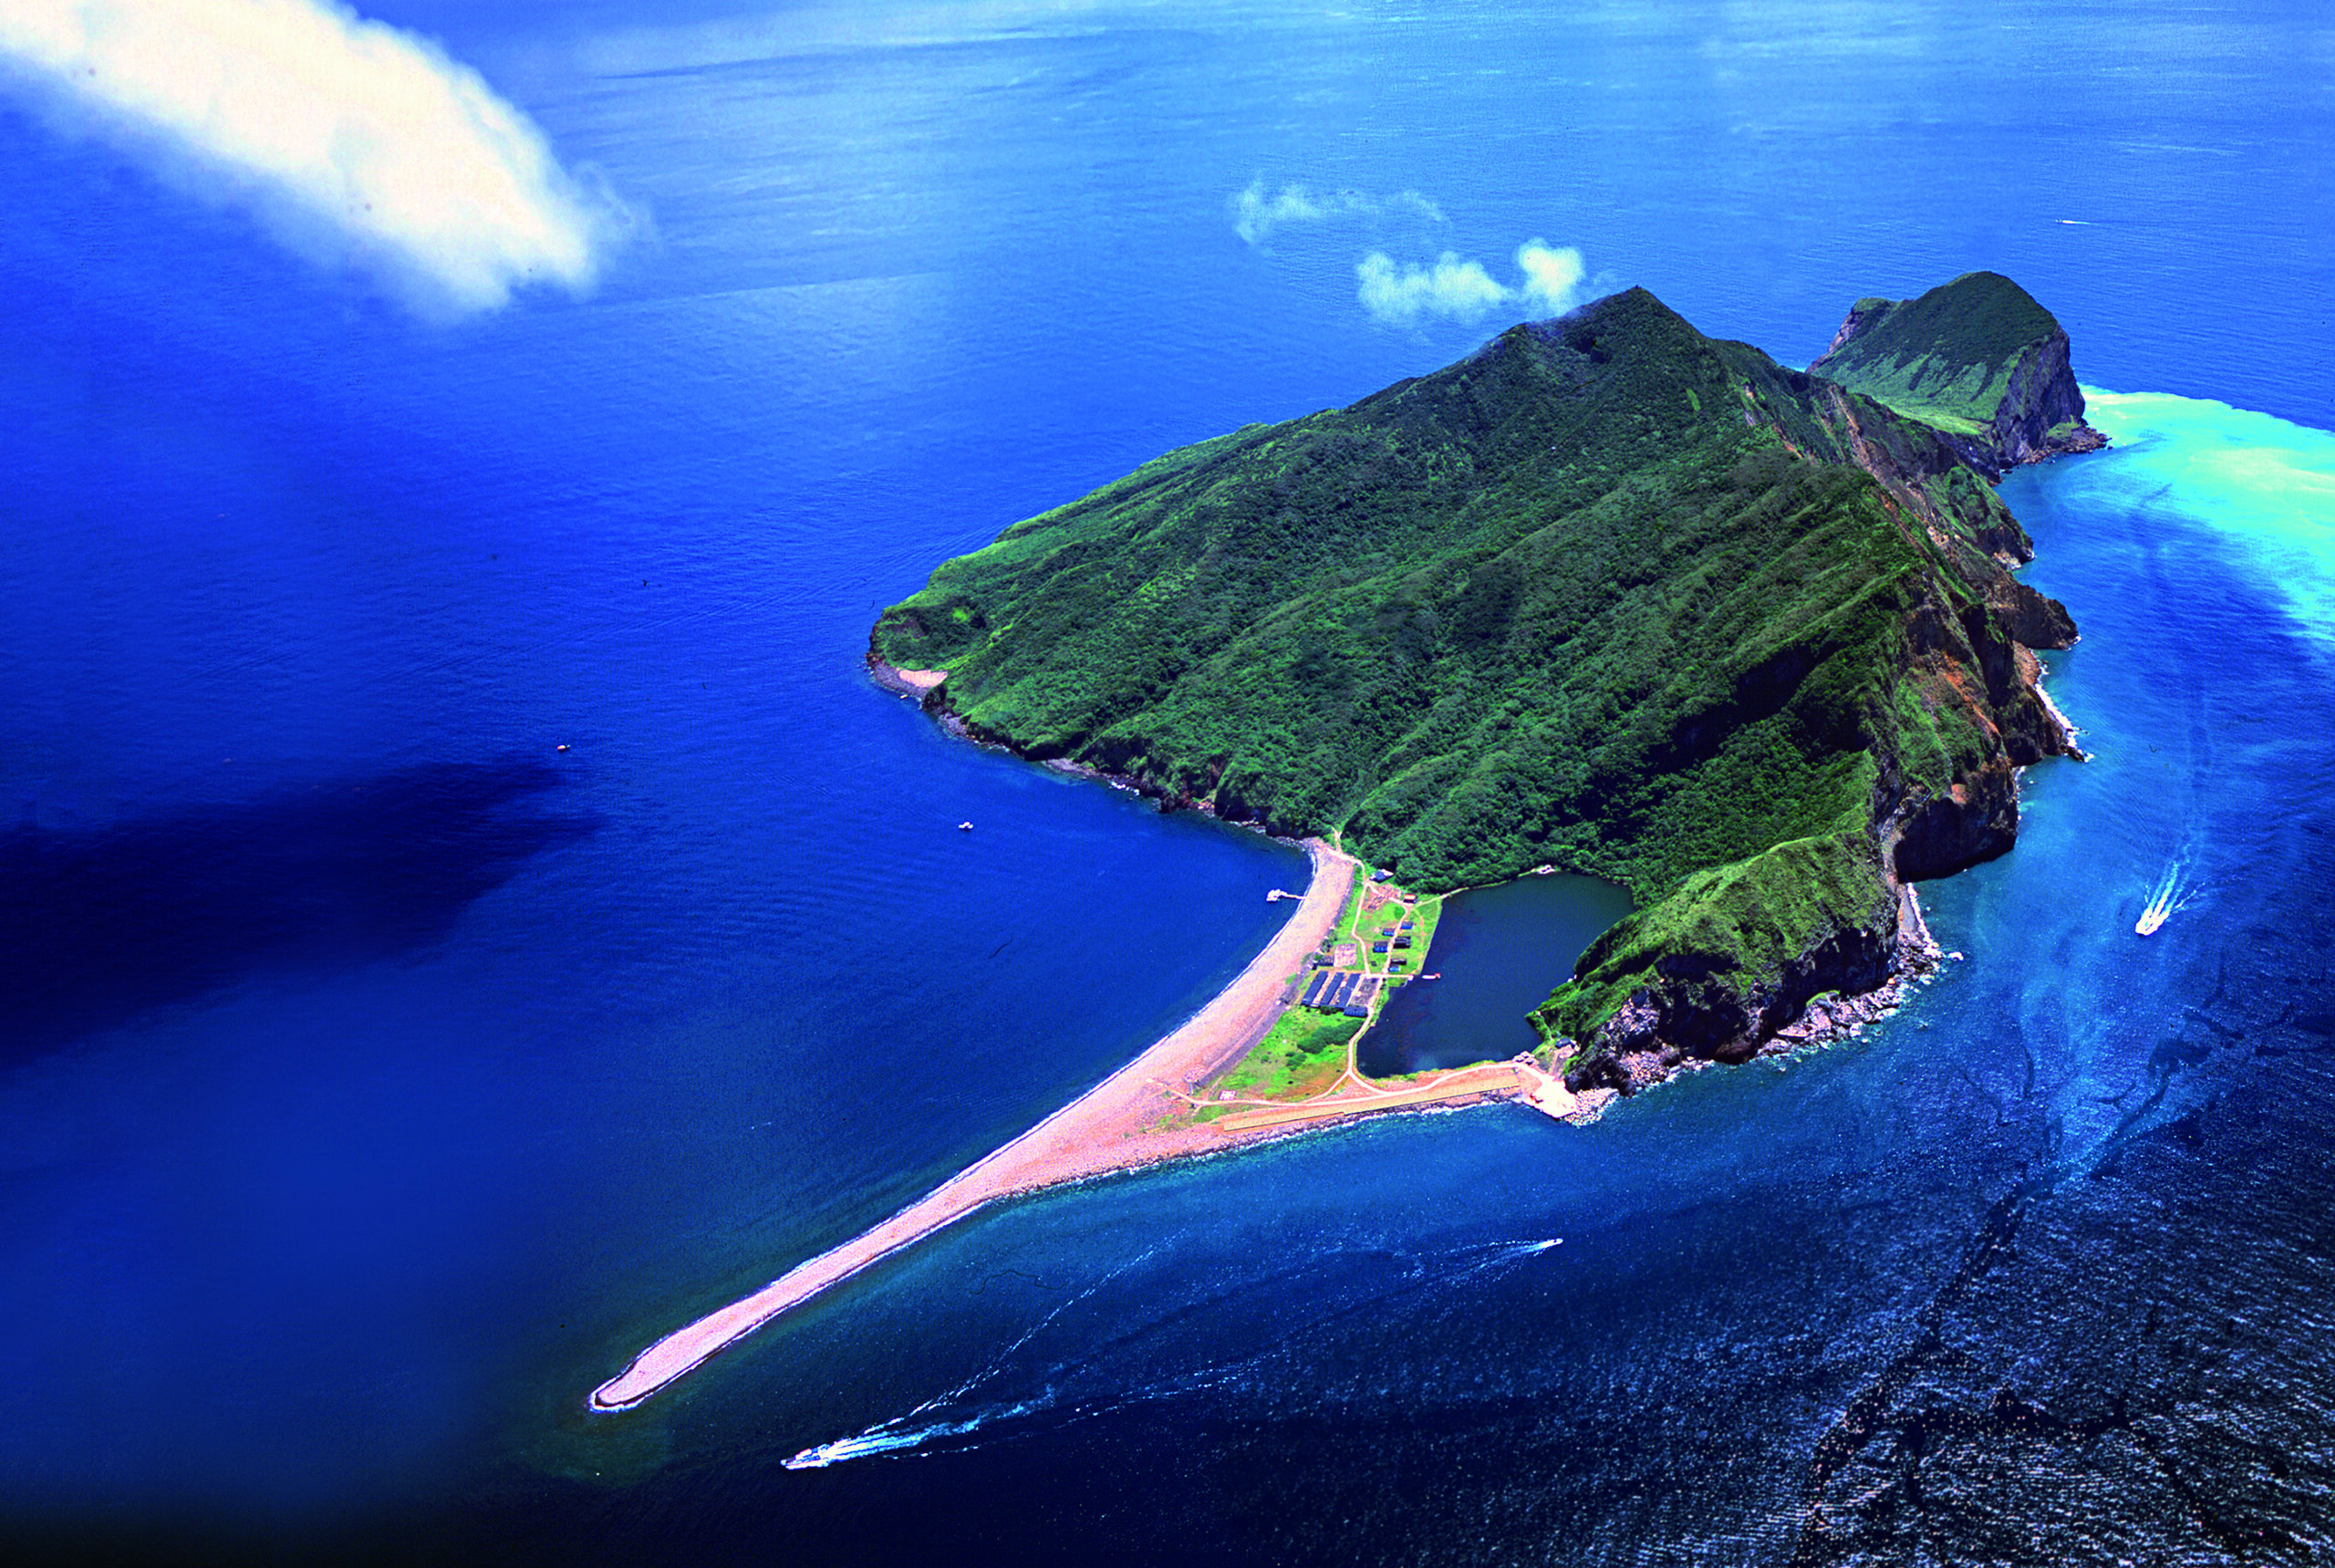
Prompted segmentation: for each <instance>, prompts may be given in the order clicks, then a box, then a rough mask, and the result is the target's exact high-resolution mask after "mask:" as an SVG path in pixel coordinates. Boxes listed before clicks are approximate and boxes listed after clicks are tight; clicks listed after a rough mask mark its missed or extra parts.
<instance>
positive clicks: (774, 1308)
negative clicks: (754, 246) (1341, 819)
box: [589, 682, 1583, 1412]
mask: <svg viewBox="0 0 2335 1568" xmlns="http://www.w3.org/2000/svg"><path fill="white" fill-rule="evenodd" d="M887 685H893V689H894V690H901V689H902V688H903V687H904V686H907V685H908V683H906V682H901V683H898V684H894V683H892V682H887ZM908 689H909V690H910V691H913V688H912V687H909V688H908ZM1304 847H1305V850H1306V854H1307V856H1308V857H1309V859H1310V860H1311V862H1312V866H1313V876H1312V877H1311V879H1310V880H1309V882H1308V883H1307V886H1306V888H1305V892H1304V894H1303V896H1302V898H1298V899H1297V900H1296V901H1295V903H1296V908H1295V912H1294V913H1293V914H1292V915H1291V916H1290V918H1289V920H1288V922H1287V923H1286V924H1284V925H1283V926H1282V929H1281V930H1280V931H1279V932H1277V933H1276V934H1275V935H1274V937H1273V938H1272V940H1271V941H1269V942H1267V943H1266V944H1265V946H1264V948H1263V949H1262V950H1261V951H1259V952H1258V954H1257V956H1256V957H1255V958H1253V959H1251V961H1249V964H1248V966H1247V967H1246V968H1244V969H1242V970H1241V971H1240V973H1239V974H1238V975H1236V976H1234V977H1233V979H1232V981H1231V982H1230V984H1228V985H1226V986H1225V988H1224V989H1223V990H1222V991H1220V992H1218V993H1217V994H1216V995H1215V996H1214V997H1213V998H1212V999H1210V1000H1209V1002H1208V1003H1207V1005H1206V1006H1204V1007H1202V1008H1201V1009H1200V1010H1199V1012H1196V1013H1194V1014H1193V1015H1192V1016H1191V1017H1190V1018H1188V1019H1187V1020H1186V1021H1185V1022H1184V1023H1181V1024H1179V1025H1178V1026H1177V1027H1176V1028H1175V1029H1173V1030H1170V1031H1169V1032H1168V1033H1166V1034H1164V1035H1162V1036H1161V1037H1160V1038H1159V1039H1158V1040H1157V1042H1155V1043H1154V1044H1152V1045H1151V1046H1150V1047H1149V1048H1148V1049H1147V1050H1145V1051H1144V1053H1143V1054H1141V1055H1139V1056H1137V1057H1136V1058H1135V1059H1134V1060H1133V1061H1131V1062H1129V1063H1128V1064H1126V1066H1124V1067H1122V1068H1120V1069H1119V1070H1118V1071H1117V1072H1116V1073H1114V1074H1112V1075H1110V1076H1109V1077H1107V1078H1105V1079H1104V1080H1103V1081H1102V1082H1101V1083H1099V1084H1097V1085H1095V1086H1094V1087H1093V1088H1092V1089H1089V1090H1088V1091H1087V1092H1086V1093H1085V1094H1084V1095H1081V1096H1079V1097H1078V1098H1077V1099H1075V1100H1073V1101H1072V1102H1071V1103H1070V1104H1068V1105H1066V1106H1063V1108H1062V1109H1060V1110H1058V1111H1056V1112H1054V1113H1053V1115H1052V1116H1048V1117H1047V1118H1046V1119H1045V1120H1043V1121H1042V1122H1040V1123H1039V1124H1038V1125H1037V1126H1035V1127H1032V1128H1031V1129H1030V1130H1029V1131H1028V1132H1025V1133H1023V1134H1022V1136H1021V1137H1017V1138H1015V1139H1014V1140H1013V1141H1012V1142H1011V1143H1009V1144H1007V1145H1005V1146H1004V1147H1001V1148H1000V1149H998V1150H997V1151H996V1152H995V1153H994V1154H991V1155H990V1156H988V1157H987V1158H983V1159H981V1160H980V1161H978V1162H976V1163H975V1164H973V1165H971V1166H969V1167H967V1168H965V1169H964V1170H963V1171H961V1172H960V1173H959V1174H957V1175H956V1176H954V1177H951V1178H950V1179H949V1180H947V1181H945V1182H943V1183H941V1185H940V1186H939V1187H937V1188H935V1189H933V1190H932V1191H931V1192H929V1193H928V1194H927V1195H925V1196H924V1197H923V1198H920V1199H918V1200H917V1201H916V1202H914V1203H911V1204H909V1205H908V1207H907V1208H905V1209H903V1210H900V1211H899V1212H898V1213H897V1214H895V1215H893V1216H892V1217H891V1218H890V1219H888V1220H885V1221H883V1223H881V1224H879V1225H877V1226H875V1227H873V1228H871V1229H869V1230H867V1231H863V1232H862V1233H860V1234H859V1235H857V1236H855V1237H853V1238H852V1239H851V1240H850V1241H846V1242H844V1243H843V1244H842V1245H841V1246H838V1247H834V1248H831V1249H829V1250H828V1251H825V1252H822V1253H820V1254H819V1255H818V1256H817V1257H815V1258H812V1259H810V1260H808V1261H806V1262H803V1263H801V1264H798V1265H797V1266H796V1267H794V1268H793V1269H791V1270H789V1271H788V1272H785V1273H784V1274H782V1275H780V1276H779V1277H778V1278H777V1279H775V1280H773V1281H772V1282H770V1283H769V1284H767V1285H764V1286H763V1288H762V1289H761V1290H758V1291H756V1292H754V1293H752V1295H749V1296H746V1297H744V1298H743V1299H742V1300H740V1301H736V1302H733V1303H731V1304H730V1305H728V1306H725V1307H723V1308H721V1310H720V1311H718V1312H714V1313H710V1314H707V1315H706V1316H704V1317H701V1318H700V1319H698V1320H697V1321H696V1322H694V1323H691V1324H686V1325H685V1326H683V1327H681V1328H679V1329H676V1330H674V1331H673V1332H672V1333H671V1334H667V1335H665V1337H663V1338H662V1339H659V1340H658V1341H657V1342H656V1343H655V1344H653V1345H649V1348H647V1349H646V1350H643V1351H642V1352H641V1353H640V1354H639V1355H637V1356H635V1357H634V1358H633V1360H632V1362H631V1364H630V1365H629V1366H627V1367H626V1368H625V1369H624V1370H623V1371H622V1372H620V1373H618V1374H617V1376H614V1377H612V1378H610V1379H608V1381H607V1382H606V1383H603V1384H602V1385H600V1386H599V1387H597V1388H596V1389H594V1390H593V1391H592V1396H591V1398H590V1401H589V1403H590V1407H591V1408H593V1409H594V1410H597V1411H603V1412H612V1411H617V1410H628V1409H631V1408H632V1407H635V1406H638V1405H639V1404H641V1403H643V1402H644V1401H646V1400H648V1399H649V1398H651V1397H654V1396H656V1395H657V1394H658V1393H659V1392H661V1391H662V1390H663V1389H665V1388H667V1387H669V1386H670V1385H671V1384H673V1383H674V1382H675V1381H676V1380H677V1379H679V1378H680V1377H682V1376H686V1375H688V1374H689V1373H690V1372H691V1371H694V1370H695V1369H696V1368H697V1367H699V1366H703V1365H704V1364H705V1363H706V1362H707V1361H709V1360H711V1358H712V1357H713V1356H715V1355H719V1354H720V1353H721V1351H722V1350H724V1349H726V1348H728V1347H729V1346H730V1345H734V1344H736V1343H737V1342H738V1341H740V1340H742V1339H743V1338H745V1337H746V1336H747V1335H749V1334H752V1333H753V1332H754V1331H755V1330H757V1329H759V1328H761V1327H762V1326H763V1325H764V1324H768V1323H769V1322H771V1321H772V1320H773V1318H776V1317H778V1316H779V1315H780V1314H784V1313H785V1312H787V1311H788V1310H790V1309H791V1308H794V1307H796V1306H800V1305H801V1304H803V1303H804V1302H807V1301H809V1300H811V1299H812V1298H813V1297H814V1296H816V1295H818V1294H819V1293H822V1292H823V1291H825V1290H827V1289H828V1288H829V1287H831V1286H833V1285H835V1284H838V1283H840V1282H843V1281H845V1280H846V1279H849V1278H850V1277H851V1276H853V1275H854V1274H856V1273H858V1272H860V1271H862V1270H863V1269H866V1268H867V1267H868V1266H869V1265H870V1264H872V1263H875V1262H878V1261H879V1260H881V1259H884V1258H887V1257H889V1256H890V1255H891V1254H893V1253H895V1252H898V1251H900V1250H902V1249H903V1248H906V1247H908V1246H911V1245H913V1244H914V1243H915V1242H917V1241H920V1240H922V1239H923V1238H924V1237H926V1236H929V1235H930V1234H932V1233H933V1232H934V1231H939V1230H940V1229H942V1228H943V1227H944V1226H947V1225H950V1224H953V1223H954V1222H955V1221H957V1220H961V1219H963V1218H964V1217H965V1216H966V1215H968V1214H970V1213H972V1212H973V1211H974V1210H978V1209H981V1208H983V1207H984V1206H986V1205H988V1204H991V1203H994V1202H996V1201H997V1200H998V1199H1002V1198H1009V1197H1013V1196H1016V1195H1019V1194H1023V1193H1030V1192H1036V1191H1040V1190H1042V1189H1046V1188H1050V1187H1058V1186H1061V1185H1063V1184H1064V1183H1065V1182H1073V1181H1081V1180H1084V1179H1088V1178H1091V1177H1097V1176H1105V1175H1108V1174H1110V1173H1112V1172H1114V1171H1122V1170H1132V1169H1135V1168H1139V1167H1142V1166H1147V1165H1153V1164H1157V1163H1158V1162H1160V1161H1162V1160H1170V1159H1181V1158H1192V1157H1195V1156H1199V1155H1205V1154H1214V1153H1218V1152H1220V1151H1222V1150H1224V1149H1226V1148H1229V1147H1233V1146H1235V1145H1237V1144H1241V1143H1248V1142H1253V1141H1257V1140H1259V1139H1262V1138H1267V1137H1282V1136H1286V1135H1288V1134H1290V1133H1292V1132H1297V1131H1302V1130H1306V1129H1309V1128H1312V1127H1319V1126H1321V1125H1323V1123H1325V1122H1329V1121H1335V1120H1351V1119H1353V1118H1355V1117H1358V1116H1383V1115H1385V1114H1387V1113H1389V1112H1394V1111H1402V1110H1413V1109H1417V1108H1420V1107H1423V1106H1454V1105H1461V1104H1467V1103H1470V1102H1474V1101H1479V1100H1484V1099H1489V1098H1502V1099H1511V1098H1520V1099H1526V1100H1528V1101H1529V1102H1530V1103H1532V1104H1534V1105H1535V1106H1538V1107H1539V1108H1541V1109H1542V1110H1545V1111H1548V1112H1549V1113H1550V1114H1551V1115H1572V1114H1577V1113H1578V1112H1579V1111H1580V1110H1582V1109H1583V1107H1582V1106H1581V1105H1580V1103H1579V1102H1578V1101H1576V1100H1575V1099H1574V1097H1573V1096H1571V1095H1569V1094H1567V1093H1566V1092H1565V1090H1564V1087H1563V1085H1562V1084H1561V1083H1558V1082H1557V1081H1555V1080H1554V1079H1552V1078H1551V1077H1550V1075H1548V1074H1547V1073H1546V1072H1543V1071H1541V1069H1539V1068H1538V1067H1537V1066H1535V1065H1532V1064H1529V1063H1520V1062H1503V1063H1496V1064H1483V1065H1480V1066H1476V1067H1468V1068H1463V1069H1460V1070H1458V1071H1455V1072H1449V1073H1443V1074H1437V1075H1427V1076H1426V1077H1425V1078H1424V1079H1423V1080H1421V1081H1412V1080H1400V1081H1396V1082H1392V1083H1388V1084H1384V1085H1381V1084H1374V1083H1371V1082H1369V1081H1367V1080H1365V1079H1363V1078H1361V1077H1359V1076H1358V1075H1353V1074H1352V1073H1351V1070H1350V1067H1351V1064H1350V1062H1349V1064H1348V1068H1349V1070H1348V1071H1346V1072H1344V1073H1342V1074H1340V1075H1339V1077H1338V1079H1337V1080H1336V1081H1335V1082H1334V1083H1332V1084H1331V1085H1328V1086H1327V1088H1326V1089H1325V1090H1324V1091H1323V1092H1321V1093H1318V1094H1308V1095H1306V1096H1304V1097H1302V1098H1297V1099H1284V1098H1279V1097H1274V1096H1269V1095H1262V1094H1251V1093H1240V1092H1237V1091H1219V1092H1220V1093H1223V1094H1225V1095H1226V1096H1227V1097H1226V1098H1224V1099H1220V1100H1213V1099H1203V1098H1202V1097H1201V1096H1202V1095H1203V1094H1204V1093H1205V1092H1206V1091H1207V1088H1208V1086H1209V1085H1210V1084H1211V1083H1212V1082H1214V1081H1216V1080H1217V1079H1219V1078H1220V1077H1222V1076H1224V1075H1227V1074H1228V1073H1229V1072H1230V1070H1231V1069H1234V1068H1235V1067H1237V1066H1239V1065H1240V1064H1242V1063H1243V1061H1244V1060H1245V1059H1246V1058H1248V1057H1249V1056H1250V1055H1251V1053H1252V1052H1253V1051H1255V1050H1256V1049H1257V1047H1258V1046H1259V1045H1260V1044H1261V1042H1264V1041H1265V1040H1266V1038H1267V1036H1268V1035H1269V1034H1270V1033H1271V1032H1272V1031H1273V1029H1274V1028H1275V1026H1276V1024H1277V1023H1280V1022H1281V1021H1282V1019H1283V1018H1284V1017H1285V1016H1287V1015H1288V1014H1290V1013H1292V1012H1295V1011H1297V1010H1296V1009H1295V1008H1294V1007H1293V1006H1292V1002H1295V1001H1296V1000H1297V996H1296V988H1295V987H1294V986H1293V985H1292V977H1293V976H1302V975H1303V974H1305V973H1306V966H1307V964H1308V961H1309V960H1310V959H1311V958H1312V957H1313V955H1314V954H1315V953H1316V952H1317V951H1319V950H1322V949H1323V947H1324V945H1325V944H1326V943H1328V942H1329V940H1330V939H1331V938H1332V936H1333V935H1334V932H1335V931H1336V929H1338V928H1339V926H1340V925H1341V923H1342V921H1343V922H1344V923H1345V924H1347V925H1349V926H1350V925H1351V923H1352V919H1353V918H1354V916H1355V912H1356V910H1357V909H1358V907H1359V906H1360V904H1361V903H1362V901H1363V900H1362V898H1361V896H1360V894H1359V891H1358V889H1357V886H1356V884H1357V873H1358V872H1359V870H1360V867H1359V865H1358V863H1357V862H1356V861H1355V859H1354V857H1352V856H1350V855H1347V854H1346V853H1344V851H1343V850H1340V849H1337V848H1335V847H1334V846H1331V845H1329V844H1327V843H1324V842H1323V841H1322V840H1320V839H1311V840H1308V841H1307V842H1306V844H1305V846H1304ZM1374 907H1375V906H1374ZM1421 951H1424V949H1421ZM1365 964H1366V961H1365ZM1362 968H1363V966H1361V965H1357V966H1356V968H1354V970H1352V971H1348V972H1352V973H1356V974H1359V973H1361V972H1362Z"/></svg>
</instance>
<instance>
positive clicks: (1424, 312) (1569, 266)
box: [1354, 239, 1586, 327]
mask: <svg viewBox="0 0 2335 1568" xmlns="http://www.w3.org/2000/svg"><path fill="white" fill-rule="evenodd" d="M1516 265H1517V267H1518V268H1519V269H1520V271H1521V272H1522V273H1523V274H1524V281H1523V283H1522V284H1520V285H1519V286H1517V287H1515V288H1510V287H1508V286H1505V285H1503V284H1501V283H1500V282H1498V281H1497V280H1495V279H1494V278H1493V277H1492V275H1491V274H1489V273H1488V272H1486V271H1485V270H1484V267H1483V264H1482V263H1481V262H1476V261H1462V260H1461V259H1460V258H1459V256H1458V254H1456V253H1454V252H1451V251H1446V252H1444V253H1443V254H1442V256H1441V257H1440V258H1438V259H1437V261H1436V263H1435V265H1433V266H1417V265H1411V266H1397V265H1396V263H1395V259H1394V258H1393V257H1392V256H1389V255H1387V254H1385V252H1383V251H1373V252H1371V253H1370V254H1368V255H1366V256H1365V257H1363V258H1362V261H1361V262H1360V263H1359V264H1358V265H1356V266H1355V267H1354V276H1355V277H1356V278H1357V279H1358V280H1360V284H1361V288H1360V294H1361V298H1362V305H1363V308H1364V309H1365V310H1367V311H1369V312H1370V314H1371V316H1372V317H1374V318H1375V319H1376V320H1379V321H1382V322H1385V324H1386V325H1388V326H1390V327H1416V326H1417V325H1418V324H1419V323H1420V322H1421V321H1424V320H1427V319H1429V318H1430V317H1449V318H1450V319H1452V320H1455V321H1481V320H1482V319H1483V318H1484V317H1486V316H1488V315H1489V314H1490V313H1491V312H1492V311H1494V310H1497V309H1499V308H1500V307H1501V306H1510V305H1514V306H1522V307H1523V308H1524V309H1525V310H1527V311H1529V312H1531V314H1532V315H1534V316H1536V317H1547V316H1562V315H1563V314H1564V313H1565V312H1566V311H1568V310H1570V309H1572V307H1573V305H1574V303H1575V302H1576V299H1577V296H1578V295H1579V293H1580V289H1581V284H1582V279H1583V276H1584V275H1586V268H1585V267H1584V266H1583V263H1582V259H1581V253H1580V252H1579V251H1577V250H1575V249H1573V248H1572V246H1570V245H1567V246H1565V247H1563V248H1562V249H1559V248H1555V247H1552V246H1551V245H1549V244H1545V243H1544V242H1542V241H1541V240H1537V239H1535V240H1527V241H1525V242H1524V244H1521V245H1519V246H1518V247H1517V250H1516Z"/></svg>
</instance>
